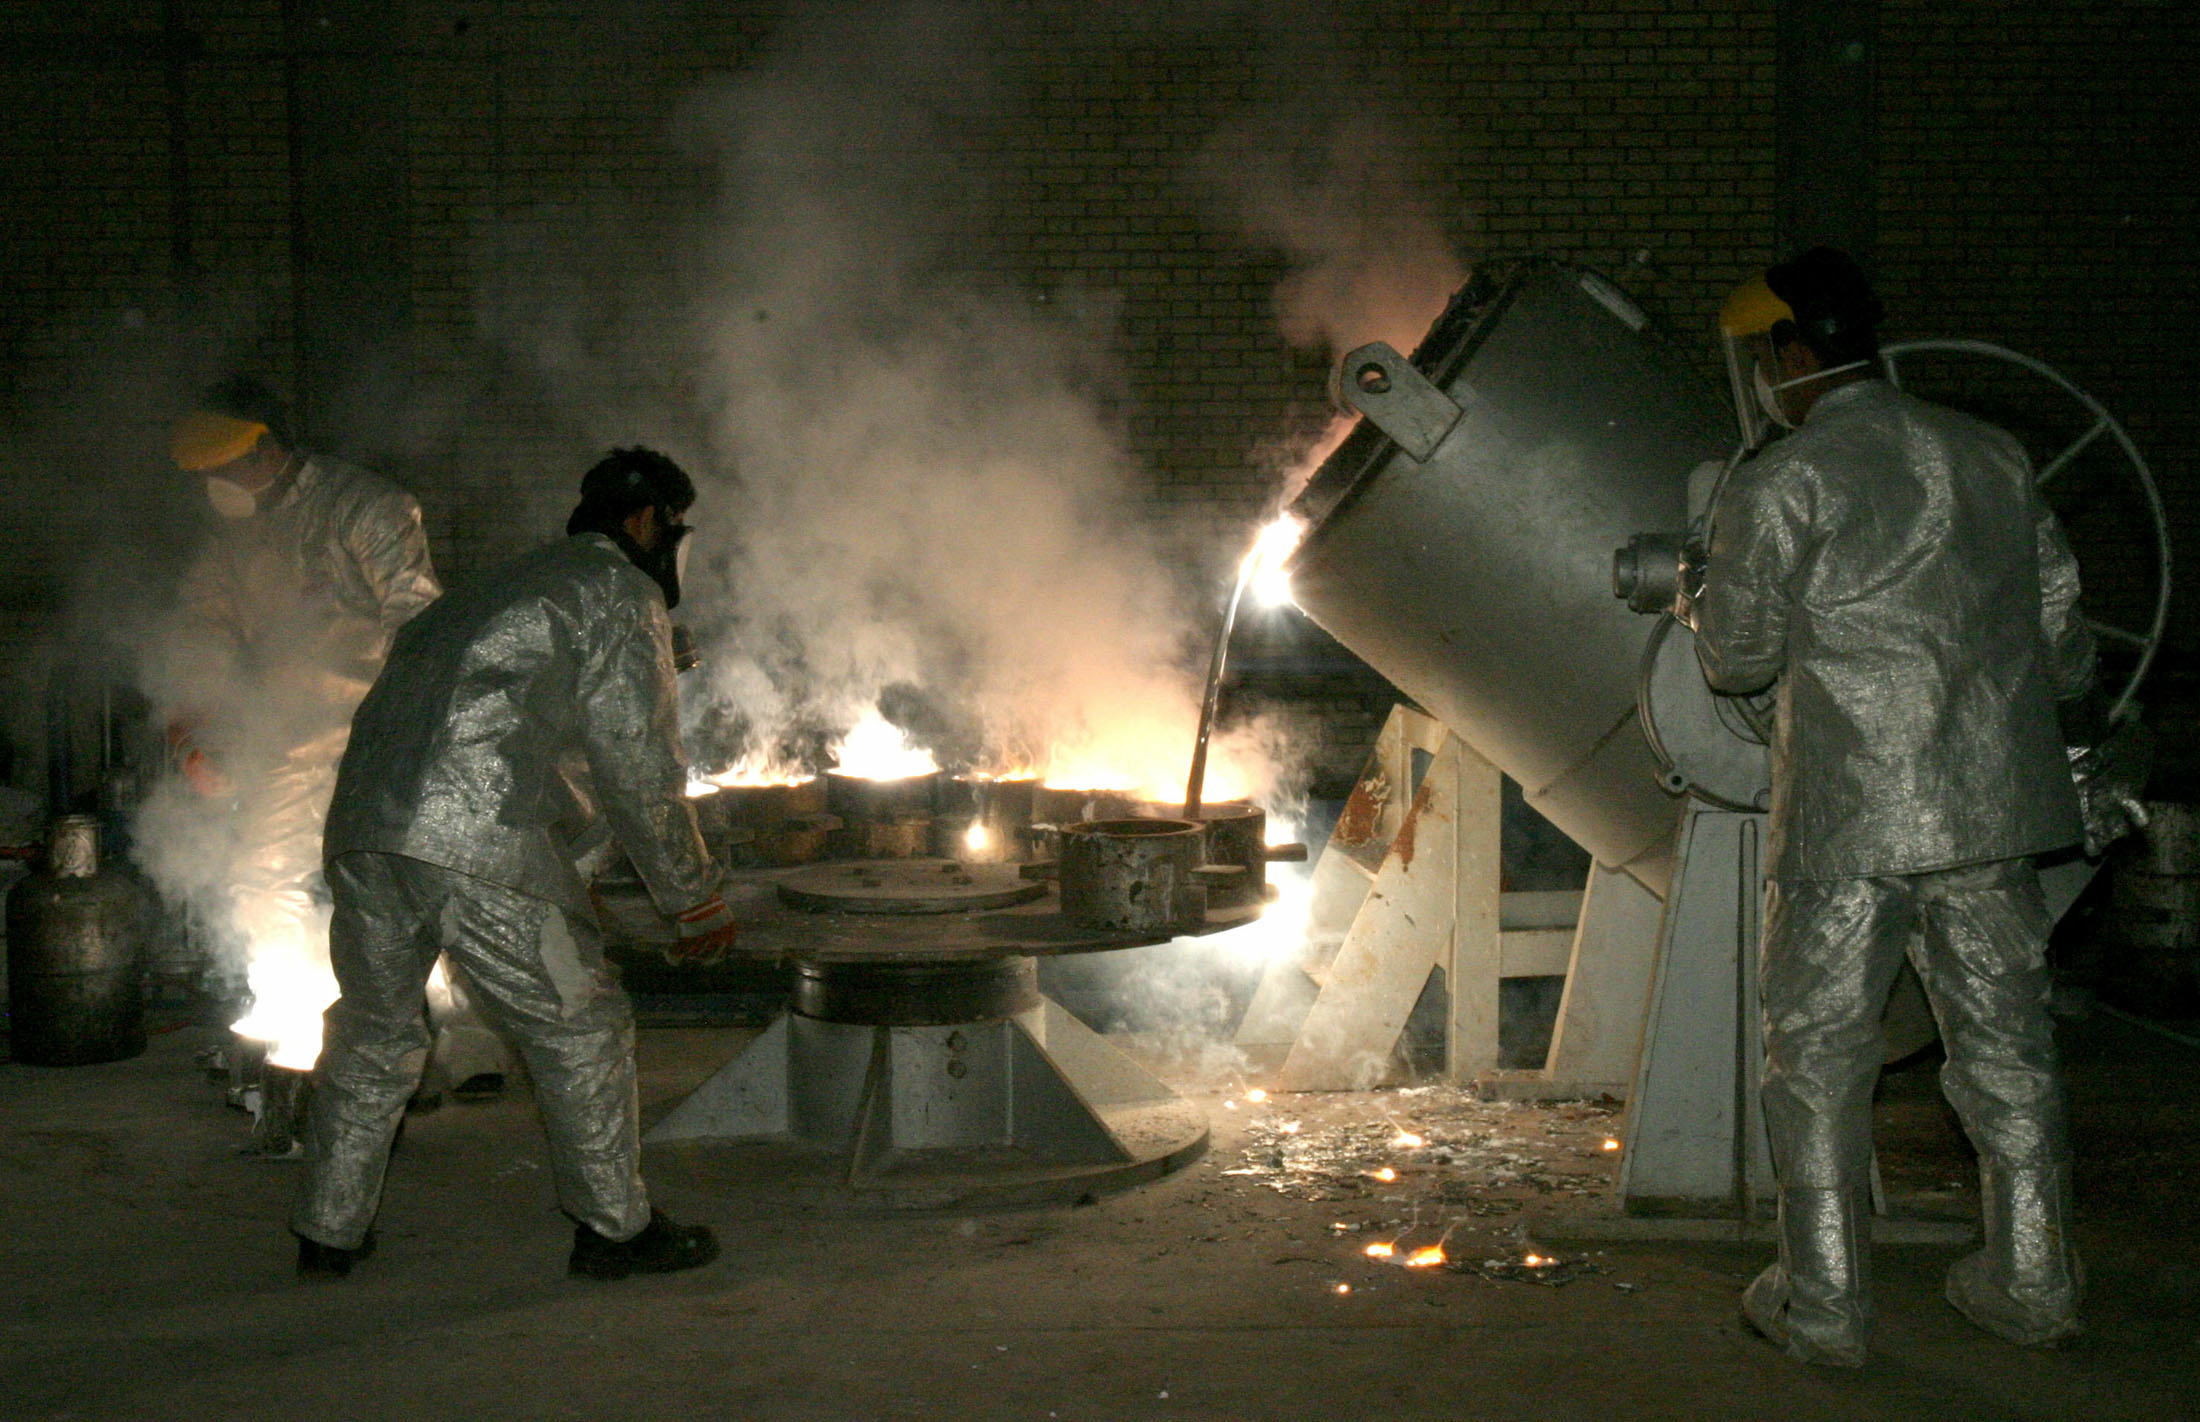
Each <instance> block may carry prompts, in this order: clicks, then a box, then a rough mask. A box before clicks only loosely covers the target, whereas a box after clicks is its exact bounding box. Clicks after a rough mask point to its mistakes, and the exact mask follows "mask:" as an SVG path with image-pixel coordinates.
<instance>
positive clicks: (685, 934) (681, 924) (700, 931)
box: [664, 894, 736, 968]
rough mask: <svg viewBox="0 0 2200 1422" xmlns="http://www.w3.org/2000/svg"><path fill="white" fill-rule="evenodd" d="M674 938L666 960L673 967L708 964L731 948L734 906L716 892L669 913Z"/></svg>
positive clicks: (733, 933)
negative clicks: (691, 904)
mask: <svg viewBox="0 0 2200 1422" xmlns="http://www.w3.org/2000/svg"><path fill="white" fill-rule="evenodd" d="M672 929H673V939H672V941H671V942H670V943H668V944H666V945H665V950H664V952H665V961H666V962H668V963H670V964H672V966H674V967H675V968H707V967H710V966H711V965H712V964H714V963H719V962H723V961H724V960H725V956H726V954H728V953H730V952H732V951H733V943H734V938H735V936H736V935H735V929H734V922H733V910H732V909H729V908H727V907H726V901H725V900H724V899H722V898H720V897H718V895H716V894H712V895H711V896H710V897H709V898H707V899H705V900H703V901H702V902H701V903H699V904H697V905H696V906H695V907H693V908H691V909H686V910H683V911H682V912H680V913H677V914H674V915H673V916H672Z"/></svg>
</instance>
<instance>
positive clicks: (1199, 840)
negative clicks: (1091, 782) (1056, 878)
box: [1061, 820, 1207, 933]
mask: <svg viewBox="0 0 2200 1422" xmlns="http://www.w3.org/2000/svg"><path fill="white" fill-rule="evenodd" d="M1206 856H1207V827H1206V826H1205V825H1202V824H1198V823H1196V822H1194V821H1191V820H1091V821H1087V822H1085V823H1083V824H1074V825H1064V826H1062V868H1061V880H1062V915H1063V917H1065V918H1067V919H1070V920H1071V921H1073V922H1076V923H1080V924H1084V925H1086V926H1088V927H1091V928H1098V929H1105V930H1111V931H1123V932H1141V933H1196V932H1198V930H1199V927H1200V925H1201V924H1202V923H1204V922H1205V921H1206V916H1207V890H1206V887H1205V885H1204V884H1202V883H1201V882H1200V881H1199V879H1198V878H1197V877H1195V875H1194V872H1193V871H1195V870H1197V869H1198V868H1199V867H1200V866H1201V865H1202V864H1203V863H1205V862H1206Z"/></svg>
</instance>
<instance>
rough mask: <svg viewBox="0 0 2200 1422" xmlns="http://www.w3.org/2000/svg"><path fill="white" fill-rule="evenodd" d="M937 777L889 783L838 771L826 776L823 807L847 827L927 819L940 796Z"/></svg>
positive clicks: (906, 778)
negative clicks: (846, 823)
mask: <svg viewBox="0 0 2200 1422" xmlns="http://www.w3.org/2000/svg"><path fill="white" fill-rule="evenodd" d="M939 784H940V773H939V772H938V771H936V770H935V771H932V772H930V773H928V774H924V775H904V776H901V777H899V778H897V779H892V780H873V779H871V778H869V777H867V776H862V775H846V774H843V773H842V772H840V771H837V770H833V771H827V772H826V774H825V805H826V808H827V809H829V810H831V811H832V812H833V813H834V814H836V815H839V816H841V817H842V818H843V819H845V820H847V821H848V822H849V823H850V824H856V825H862V824H891V823H893V822H894V821H896V820H902V819H911V818H918V817H923V818H930V816H931V814H932V806H933V802H934V799H935V798H936V797H937V795H938V793H939Z"/></svg>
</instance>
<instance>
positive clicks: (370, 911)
mask: <svg viewBox="0 0 2200 1422" xmlns="http://www.w3.org/2000/svg"><path fill="white" fill-rule="evenodd" d="M582 779H585V780H586V782H587V787H586V792H585V793H584V791H583V789H582V787H581V786H580V785H579V784H578V783H577V782H579V781H580V780H582ZM686 785H687V769H686V765H685V763H684V761H683V759H682V757H681V754H680V743H679V727H678V710H677V706H676V702H675V699H674V692H673V682H672V626H671V622H670V620H669V619H668V618H667V617H666V615H665V604H664V598H663V596H662V594H660V593H659V592H658V589H657V585H656V583H654V582H653V581H651V580H650V578H649V577H648V576H647V575H646V574H644V573H642V572H641V571H640V570H639V569H637V568H636V567H635V566H634V565H633V564H632V563H631V562H629V561H628V560H627V557H626V555H625V554H624V553H622V552H620V551H619V549H618V548H617V546H616V545H614V544H613V543H612V542H611V540H609V539H608V538H605V537H602V536H601V535H598V534H583V535H580V536H578V537H574V538H569V539H566V540H565V541H564V542H562V543H555V544H551V545H549V546H548V547H544V548H540V549H537V550H536V551H535V552H533V553H530V554H527V555H526V556H524V557H522V558H520V559H518V560H516V561H514V562H512V563H508V564H506V565H505V566H503V567H501V568H498V569H496V570H495V571H493V572H491V573H490V574H488V575H487V576H486V577H484V578H483V579H482V580H480V581H479V582H477V583H474V584H472V585H471V586H469V587H466V588H464V589H461V590H460V591H458V592H454V593H452V594H450V595H448V596H446V597H445V598H444V599H443V600H442V601H441V602H439V603H437V604H436V605H435V606H434V607H432V608H430V609H429V610H428V611H427V612H426V613H424V614H422V615H421V616H420V617H419V618H417V619H415V620H414V621H413V622H412V624H411V625H409V626H408V627H407V628H406V629H405V631H404V634H403V635H402V636H401V637H400V638H399V639H398V642H397V645H396V647H395V649H394V651H393V652H392V654H391V657H390V664H389V667H388V668H387V669H386V670H385V671H384V673H383V675H382V679H381V680H380V681H379V682H377V683H376V684H375V688H374V690H373V691H372V692H371V693H370V694H369V695H368V697H367V699H366V700H365V702H363V703H362V704H361V705H360V708H359V714H358V716H357V718H356V719H355V721H354V723H353V730H352V741H351V748H350V750H349V751H348V752H347V753H346V755H345V757H344V764H343V769H342V772H341V773H340V775H339V776H338V779H337V787H336V799H335V803H334V804H333V806H332V807H331V809H330V812H329V821H328V838H327V843H326V852H327V855H328V875H329V882H330V887H331V888H332V890H333V891H334V897H335V917H334V921H333V923H332V925H331V929H330V948H331V957H332V958H333V960H334V965H335V969H336V976H337V979H338V980H339V981H340V982H341V983H342V985H343V995H342V996H341V997H340V998H339V999H338V1000H337V1002H336V1004H335V1006H333V1007H331V1008H330V1009H329V1011H328V1014H327V1020H328V1046H327V1050H326V1051H324V1052H323V1054H322V1057H321V1061H320V1064H319V1066H318V1068H317V1071H316V1076H315V1085H316V1090H315V1093H314V1100H313V1120H312V1127H311V1132H312V1136H311V1138H312V1144H313V1150H312V1155H313V1160H312V1165H311V1168H310V1170H309V1171H308V1174H307V1179H306V1185H305V1189H304V1192H303V1194H302V1196H301V1198H300V1200H299V1204H298V1208H297V1211H296V1213H295V1214H294V1215H293V1216H292V1222H291V1223H292V1228H293V1229H294V1230H296V1231H297V1232H298V1233H299V1234H300V1235H302V1236H304V1237H306V1238H308V1239H313V1240H318V1241H319V1242H321V1243H323V1244H331V1245H337V1246H340V1247H344V1248H355V1247H358V1246H359V1245H360V1243H361V1242H362V1241H363V1240H364V1239H365V1238H366V1234H367V1231H368V1229H369V1227H370V1226H371V1224H372V1222H373V1220H374V1217H375V1214H376V1212H377V1211H378V1210H379V1208H380V1201H381V1193H382V1181H383V1172H384V1170H385V1169H386V1167H387V1164H388V1160H389V1152H390V1145H391V1142H392V1140H393V1138H394V1136H395V1134H396V1130H397V1125H398V1122H399V1120H400V1119H401V1118H402V1116H403V1113H404V1106H405V1099H406V1097H407V1096H408V1095H410V1094H411V1092H412V1091H413V1089H414V1088H415V1086H416V1085H417V1084H418V1082H419V1080H420V1077H421V1072H422V1070H423V1068H424V1065H425V1060H426V1056H427V1050H428V1045H429V1042H428V1033H427V1028H426V1024H425V1020H424V1018H423V1013H422V1003H423V990H424V989H425V987H426V986H427V982H428V976H429V971H430V969H431V968H432V967H433V966H434V963H435V959H436V955H437V954H438V953H439V952H440V953H447V954H449V955H450V957H451V959H452V961H453V962H455V963H457V964H458V966H459V967H460V968H461V969H463V970H464V971H465V973H466V975H467V977H468V978H469V979H470V980H471V983H472V985H473V986H474V987H475V988H477V989H478V990H479V996H480V999H481V1001H480V1005H481V1007H482V1008H483V1009H484V1011H485V1013H486V1014H487V1015H488V1016H489V1018H490V1020H491V1021H492V1022H494V1023H495V1024H496V1025H497V1026H499V1027H500V1028H502V1029H503V1030H504V1031H505V1032H506V1033H507V1034H508V1035H510V1036H511V1037H513V1038H514V1039H515V1040H516V1041H517V1042H518V1044H519V1048H520V1051H521V1052H522V1053H523V1054H524V1055H525V1057H526V1059H527V1068H528V1073H529V1075H530V1076H531V1077H532V1078H533V1080H534V1086H535V1096H536V1100H537V1103H538V1104H539V1105H540V1107H541V1109H542V1117H543V1125H544V1129H545V1130H546V1132H547V1133H548V1135H549V1139H550V1160H551V1166H552V1173H553V1175H554V1177H555V1180H556V1184H557V1192H558V1202H559V1204H560V1205H561V1206H562V1207H563V1208H564V1209H565V1211H566V1213H567V1214H569V1215H571V1216H572V1217H573V1218H574V1219H575V1220H577V1221H579V1222H581V1223H582V1224H585V1225H587V1226H589V1227H590V1228H592V1229H594V1230H595V1231H596V1232H597V1233H598V1234H600V1235H603V1236H604V1237H606V1238H610V1239H628V1238H631V1237H633V1235H634V1234H636V1233H637V1232H638V1231H640V1230H641V1228H642V1227H643V1226H644V1225H646V1224H647V1223H648V1222H649V1218H650V1210H649V1195H648V1191H647V1189H646V1188H645V1186H644V1185H643V1182H642V1177H641V1146H640V1108H639V1104H638V1101H637V1098H636V1095H635V1078H634V1020H633V1014H632V1012H631V1010H630V1009H629V1007H628V1006H627V1002H626V996H625V994H624V993H623V992H621V991H620V990H619V986H618V981H617V978H616V977H615V975H613V974H612V973H611V971H610V970H609V968H608V967H607V965H606V964H605V962H604V958H603V940H602V935H601V934H600V933H599V932H598V929H597V925H596V922H595V918H594V914H593V912H592V911H591V908H590V905H589V901H588V896H587V892H586V889H585V887H584V886H583V885H582V883H581V881H580V876H579V874H578V873H577V872H576V871H575V869H574V866H573V861H572V859H571V858H570V856H569V848H570V845H571V842H572V839H573V837H574V832H575V831H576V830H577V829H578V828H579V826H578V825H577V824H576V820H577V819H579V818H581V817H582V815H583V814H584V813H585V812H587V810H588V809H589V799H590V797H591V795H592V797H593V799H594V801H595V802H597V803H600V805H601V807H602V813H603V815H604V817H605V818H606V819H607V820H608V821H609V823H610V826H611V829H612V832H613V833H614V834H615V835H617V837H618V839H619V842H620V844H621V845H622V846H623V847H624V848H625V850H626V852H627V855H628V857H629V858H630V859H632V860H633V862H634V865H635V867H636V868H637V869H638V870H639V871H640V872H641V875H642V878H643V881H644V882H645V883H647V884H648V886H649V889H650V892H651V894H652V896H653V897H655V899H656V900H657V903H658V904H659V906H660V907H662V908H663V909H665V910H666V911H667V912H678V911H679V910H681V909H685V908H688V907H690V906H692V905H694V904H696V903H698V902H701V901H702V900H704V899H706V898H708V897H709V896H710V895H711V894H712V893H713V892H715V890H716V872H715V866H714V865H713V864H712V863H711V859H710V855H709V852H708V851H707V850H706V849H705V848H704V847H703V840H702V836H701V835H700V834H699V833H698V832H697V830H696V826H695V815H694V812H693V810H691V809H690V808H689V806H688V803H687V800H686V797H685V791H686Z"/></svg>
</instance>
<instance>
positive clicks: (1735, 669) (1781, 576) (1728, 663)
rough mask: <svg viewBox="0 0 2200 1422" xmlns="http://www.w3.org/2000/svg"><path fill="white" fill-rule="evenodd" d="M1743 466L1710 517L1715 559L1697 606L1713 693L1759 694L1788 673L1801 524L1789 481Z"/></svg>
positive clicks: (1699, 640)
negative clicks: (1789, 627) (1790, 620)
mask: <svg viewBox="0 0 2200 1422" xmlns="http://www.w3.org/2000/svg"><path fill="white" fill-rule="evenodd" d="M1776 472H1777V470H1776V469H1770V470H1768V469H1766V468H1763V467H1758V468H1751V467H1749V466H1747V465H1744V466H1743V467H1742V468H1741V469H1739V470H1737V471H1736V472H1735V477H1734V478H1733V479H1732V480H1730V481H1729V482H1728V484H1727V488H1726V492H1725V493H1724V495H1722V496H1721V498H1720V500H1719V503H1718V506H1717V507H1716V508H1715V509H1713V510H1712V517H1711V553H1710V559H1709V564H1708V566H1707V567H1706V569H1705V571H1704V583H1703V592H1702V593H1701V594H1700V595H1699V596H1698V597H1697V599H1696V658H1697V660H1698V661H1699V662H1701V663H1702V665H1703V673H1704V678H1705V680H1707V681H1709V682H1710V683H1711V686H1712V689H1713V690H1716V691H1723V692H1727V693H1730V694H1740V693H1744V692H1752V691H1761V690H1763V689H1764V688H1765V687H1766V686H1768V685H1770V684H1771V683H1772V681H1773V679H1774V678H1776V677H1778V676H1779V675H1780V673H1781V672H1782V671H1783V670H1785V669H1786V666H1787V639H1788V618H1789V614H1790V612H1791V610H1792V608H1793V601H1792V598H1791V595H1790V585H1791V581H1792V579H1793V577H1794V575H1795V572H1796V570H1797V568H1798V567H1799V565H1800V562H1801V547H1802V541H1803V529H1804V522H1803V519H1802V517H1801V514H1800V512H1799V511H1798V510H1797V509H1796V508H1794V507H1793V500H1792V496H1791V495H1790V494H1789V492H1788V490H1789V489H1790V488H1791V487H1792V484H1791V481H1787V480H1782V479H1779V478H1777V477H1767V476H1768V475H1776Z"/></svg>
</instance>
